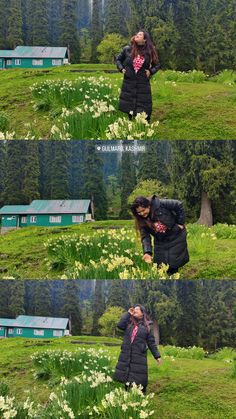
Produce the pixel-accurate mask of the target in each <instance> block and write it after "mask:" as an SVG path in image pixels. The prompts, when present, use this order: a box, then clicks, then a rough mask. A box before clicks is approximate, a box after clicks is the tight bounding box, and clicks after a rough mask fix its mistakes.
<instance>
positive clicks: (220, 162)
mask: <svg viewBox="0 0 236 419" xmlns="http://www.w3.org/2000/svg"><path fill="white" fill-rule="evenodd" d="M172 150H173V156H172V164H171V169H170V170H171V179H172V184H173V187H174V190H175V191H176V197H177V198H179V199H181V200H184V203H185V208H186V209H187V214H189V216H190V217H191V219H192V220H195V219H196V217H197V213H198V212H199V211H200V216H199V219H198V222H199V223H200V224H205V225H208V226H211V225H212V224H213V222H214V223H215V222H228V221H229V220H230V219H231V214H233V212H232V205H234V200H233V199H232V191H234V190H235V187H234V185H235V176H236V168H235V164H234V162H233V149H232V144H231V142H229V141H210V140H209V141H188V142H184V141H175V142H173V143H172ZM180 178H181V182H180V181H179V179H180ZM230 191H231V194H230ZM228 217H229V218H228Z"/></svg>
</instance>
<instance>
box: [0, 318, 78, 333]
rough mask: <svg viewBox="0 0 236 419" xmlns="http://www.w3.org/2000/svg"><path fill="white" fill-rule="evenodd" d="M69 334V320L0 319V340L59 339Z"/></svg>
mask: <svg viewBox="0 0 236 419" xmlns="http://www.w3.org/2000/svg"><path fill="white" fill-rule="evenodd" d="M69 334H70V320H69V319H64V318H54V317H38V316H18V317H17V318H16V319H1V318H0V338H8V337H14V338H15V337H21V338H61V337H63V336H69Z"/></svg>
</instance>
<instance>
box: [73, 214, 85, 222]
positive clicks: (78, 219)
mask: <svg viewBox="0 0 236 419" xmlns="http://www.w3.org/2000/svg"><path fill="white" fill-rule="evenodd" d="M83 221H84V217H83V215H72V223H82V222H83Z"/></svg>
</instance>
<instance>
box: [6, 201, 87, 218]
mask: <svg viewBox="0 0 236 419" xmlns="http://www.w3.org/2000/svg"><path fill="white" fill-rule="evenodd" d="M90 202H91V201H90V200H89V199H70V200H69V199H68V200H53V199H52V200H35V201H33V202H32V203H31V204H30V205H5V206H4V207H2V208H1V209H0V214H2V215H14V214H15V215H17V214H22V215H27V214H74V213H76V214H86V213H87V212H88V209H89V205H90Z"/></svg>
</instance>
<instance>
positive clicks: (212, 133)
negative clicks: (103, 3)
mask: <svg viewBox="0 0 236 419" xmlns="http://www.w3.org/2000/svg"><path fill="white" fill-rule="evenodd" d="M122 77H123V76H122V75H121V74H120V73H118V72H117V71H116V68H115V66H114V65H103V64H96V65H95V64H94V65H85V64H80V65H71V66H65V67H61V68H56V69H46V70H27V69H16V70H15V69H14V70H7V71H1V72H0V138H1V139H5V138H7V139H14V138H16V139H20V138H22V139H93V140H99V139H102V140H105V139H107V140H109V139H146V140H148V139H159V140H168V139H169V138H172V139H187V140H189V139H202V140H206V139H211V140H213V139H220V140H222V139H227V140H230V139H235V137H236V121H235V113H236V73H235V72H232V71H228V70H225V71H223V72H222V73H220V74H219V75H217V76H215V77H209V75H207V74H204V73H203V72H201V71H190V72H186V73H184V72H177V71H174V70H166V71H159V72H158V73H157V75H155V76H154V77H153V78H152V79H151V84H152V92H153V116H152V120H151V124H150V125H149V124H147V123H146V120H145V115H141V114H140V115H139V116H138V119H137V120H135V121H133V122H132V123H130V121H129V120H128V118H127V116H126V115H124V114H123V113H121V112H119V111H118V110H117V109H118V97H119V92H120V87H121V83H122Z"/></svg>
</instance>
